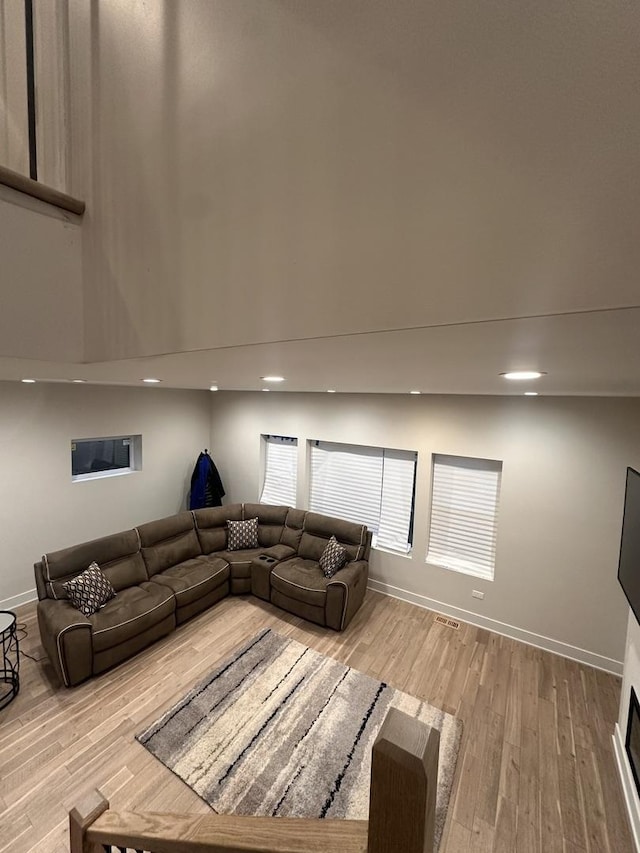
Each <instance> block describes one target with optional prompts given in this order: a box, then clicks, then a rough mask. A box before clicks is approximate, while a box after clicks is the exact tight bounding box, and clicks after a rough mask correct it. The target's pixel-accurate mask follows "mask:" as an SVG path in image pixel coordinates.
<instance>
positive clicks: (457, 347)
mask: <svg viewBox="0 0 640 853" xmlns="http://www.w3.org/2000/svg"><path fill="white" fill-rule="evenodd" d="M639 332H640V307H633V308H626V309H613V310H602V311H590V312H585V313H572V314H562V315H555V316H546V317H529V318H518V319H500V320H493V321H492V320H489V321H484V322H472V323H461V324H452V325H444V326H434V327H428V328H416V329H405V330H390V331H383V332H371V333H362V334H354V335H341V336H331V337H318V338H314V339H311V340H288V341H279V342H270V343H259V344H251V345H240V346H232V347H222V348H218V349H216V348H212V349H208V350H199V351H197V352H183V353H174V354H165V355H158V356H155V357H150V358H149V357H145V358H137V359H127V360H120V361H110V362H101V363H93V364H87V363H85V364H60V363H51V362H43V361H34V360H28V359H13V358H2V359H0V378H2V379H6V380H20V379H22V378H27V377H28V378H34V379H37V380H41V381H71V380H74V379H84V380H86V381H87V382H90V383H98V384H100V383H105V384H123V385H140V384H141V380H142V379H143V378H145V377H156V378H158V379H161V380H162V387H170V388H196V389H208V388H209V386H210V385H211V384H212V383H216V384H217V385H218V387H219V388H220V390H243V391H245V390H246V391H257V390H260V389H261V388H263V387H267V386H266V385H265V383H264V382H262V381H261V378H260V377H261V376H265V375H269V374H280V375H282V376H284V377H285V380H286V381H285V382H283V383H281V384H280V385H277V386H271V388H272V389H273V390H278V391H319V392H324V391H326V390H328V389H330V388H332V389H335V390H336V391H337V392H348V393H359V392H365V393H396V394H397V393H407V392H409V391H411V390H418V391H421V392H422V393H424V394H428V393H432V394H436V393H437V394H522V393H523V392H524V391H525V390H536V391H538V392H539V393H540V394H550V395H584V396H639V395H640V333H639ZM516 369H534V370H540V371H543V372H545V373H546V375H545V376H543V377H542V378H541V379H539V380H537V381H535V382H525V383H521V382H509V381H506V380H505V379H503V378H502V377H501V376H500V375H499V374H500V373H501V372H504V371H507V370H516Z"/></svg>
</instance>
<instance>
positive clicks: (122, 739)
mask: <svg viewBox="0 0 640 853" xmlns="http://www.w3.org/2000/svg"><path fill="white" fill-rule="evenodd" d="M18 617H19V620H20V621H22V622H24V623H25V624H26V627H27V630H28V638H27V639H26V640H24V641H23V645H22V647H23V649H24V650H25V651H27V652H29V653H30V654H32V655H34V656H35V657H44V653H43V650H42V647H41V646H40V643H39V636H38V628H37V624H36V620H35V605H33V604H31V605H26V606H25V607H22V608H20V609H19V610H18ZM266 626H270V627H273V628H274V629H275V630H277V631H279V632H280V633H282V634H286V635H288V636H292V637H294V638H295V639H296V640H299V641H300V642H302V643H305V644H306V645H308V646H312V647H313V648H315V649H317V650H318V651H320V652H322V653H324V654H327V655H330V656H332V657H334V658H337V659H339V660H341V661H343V662H344V663H347V664H349V665H350V666H352V667H354V668H356V669H359V670H361V671H363V672H366V673H368V674H369V675H373V676H376V677H378V678H380V679H383V680H385V681H387V682H388V683H389V684H391V685H393V686H394V687H397V688H399V689H401V690H404V691H406V692H408V693H411V694H412V695H414V696H418V697H420V698H421V699H426V700H428V701H429V702H431V703H432V704H434V705H436V706H438V707H441V708H443V709H444V710H446V711H450V712H451V713H454V714H457V715H458V716H459V717H461V718H462V720H463V723H464V734H463V740H462V746H461V749H460V755H459V758H458V766H457V770H456V778H455V783H454V788H453V792H452V798H451V802H450V806H449V814H448V817H447V825H446V828H445V834H444V837H443V843H442V846H441V853H468V851H472V853H494V852H495V853H498V851H500V853H578V851H589V852H590V853H631V851H632V850H633V845H632V842H631V838H630V834H629V829H628V826H627V820H626V815H625V811H624V807H623V800H622V792H621V789H620V784H619V781H618V777H617V773H616V769H615V764H614V758H613V747H612V742H611V734H612V732H613V726H614V722H615V720H616V718H617V714H618V700H619V693H620V680H619V679H617V678H615V677H614V676H611V675H607V674H606V673H603V672H600V671H598V670H595V669H591V668H589V667H586V666H582V665H580V664H577V663H574V662H572V661H569V660H566V659H564V658H561V657H558V656H555V655H552V654H548V653H546V652H543V651H540V650H538V649H535V648H532V647H530V646H525V645H523V644H521V643H518V642H515V641H513V640H509V639H506V638H505V637H500V636H498V635H497V634H493V633H491V632H489V631H486V630H483V629H479V628H474V627H472V626H470V625H465V624H461V626H460V629H459V630H454V629H452V628H449V627H446V626H443V625H440V624H438V623H436V622H435V621H434V614H433V613H431V612H430V611H427V610H422V609H420V608H418V607H414V606H413V605H410V604H406V603H404V602H401V601H397V600H395V599H392V598H388V597H386V596H383V595H381V594H379V593H375V592H371V591H370V592H368V593H367V597H366V600H365V604H364V605H363V607H362V608H361V610H360V611H359V613H358V614H357V616H356V618H355V620H354V621H353V623H352V624H351V625H350V627H349V629H348V630H347V631H345V632H344V633H342V634H337V633H335V632H334V631H331V630H325V629H322V628H319V627H316V626H314V625H311V624H310V623H306V622H303V621H302V620H300V619H297V618H295V617H293V616H289V615H288V614H285V613H283V612H282V611H280V610H277V609H276V608H275V607H272V606H271V605H269V604H265V603H263V602H260V601H258V600H257V599H255V598H251V597H236V596H234V597H230V598H227V599H225V600H224V601H222V602H220V603H219V604H217V605H216V606H215V607H214V608H213V609H212V610H210V611H208V612H207V613H205V614H202V615H201V616H199V617H198V618H196V619H194V620H192V621H191V622H190V623H188V624H187V625H184V626H183V627H181V628H180V629H178V630H177V631H176V632H174V633H173V634H172V635H171V636H169V637H167V638H165V639H164V640H162V641H160V642H159V643H156V644H155V645H154V646H152V647H151V648H149V649H147V650H146V651H144V652H142V653H141V654H139V655H138V656H137V657H135V658H134V659H132V660H130V661H128V662H127V663H124V664H122V665H121V666H119V667H117V668H116V669H114V670H112V671H111V672H109V673H107V674H105V675H103V676H101V677H99V678H95V679H93V680H92V681H90V682H88V683H86V684H83V685H81V686H80V687H77V688H74V689H72V690H66V689H65V688H63V687H60V686H59V685H58V684H57V682H56V681H55V678H54V676H53V673H52V670H51V668H50V666H49V665H48V664H47V663H34V662H32V661H31V660H29V659H27V658H26V657H25V658H23V659H22V666H21V682H22V683H21V691H20V694H19V696H18V697H17V699H15V700H14V702H13V703H12V704H11V705H10V706H9V707H8V708H6V709H5V710H4V711H0V780H1V782H0V850H1V851H11V853H22V851H34V853H35V851H38V853H59V851H60V853H62V851H68V846H67V813H68V810H69V809H71V808H72V807H73V806H74V805H75V803H76V802H77V801H78V799H79V798H80V797H81V796H82V795H83V794H84V793H85V792H86V791H87V790H89V789H91V788H93V787H98V788H100V789H101V790H102V792H103V793H104V794H105V796H107V798H108V799H109V800H110V801H111V806H112V808H114V809H122V810H124V809H128V810H136V809H138V810H148V811H173V812H179V811H184V812H191V813H204V812H206V811H207V810H208V807H207V806H205V805H204V804H203V803H202V802H201V801H200V799H199V798H198V797H197V796H196V795H195V794H194V793H193V792H192V791H190V790H189V789H188V788H187V786H186V785H184V784H183V783H182V782H181V781H180V780H179V779H177V778H176V777H174V776H173V774H171V773H170V772H169V771H168V770H166V769H165V768H164V767H163V766H162V765H161V764H160V763H159V762H158V761H156V759H154V758H153V757H152V756H151V755H150V754H149V753H148V752H147V751H146V749H144V748H143V747H142V746H140V744H138V743H137V741H135V740H134V734H135V733H136V732H138V731H140V730H142V729H143V728H144V726H145V724H146V723H149V722H151V721H152V720H154V719H155V718H156V717H158V716H159V715H160V713H161V712H162V711H163V710H164V709H166V708H167V707H169V706H170V705H172V704H173V703H174V702H175V701H176V700H177V699H179V698H180V697H181V696H182V695H183V694H184V693H185V692H186V691H187V689H188V688H189V687H190V686H191V685H192V684H193V683H194V682H195V681H197V680H198V679H199V678H201V677H203V676H204V675H205V674H206V673H207V672H208V671H209V670H210V669H211V667H212V665H213V664H214V663H215V662H216V661H217V660H218V659H220V658H222V657H224V656H226V655H227V654H229V653H230V652H231V651H232V650H233V648H234V647H235V646H237V645H238V644H239V643H241V642H242V641H243V640H244V639H246V638H249V637H250V636H252V635H253V634H254V633H256V632H257V631H259V630H260V629H261V628H263V627H266Z"/></svg>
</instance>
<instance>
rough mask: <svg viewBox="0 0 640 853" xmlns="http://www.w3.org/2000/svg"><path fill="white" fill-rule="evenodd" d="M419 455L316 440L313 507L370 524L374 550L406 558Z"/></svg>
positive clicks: (313, 463)
mask: <svg viewBox="0 0 640 853" xmlns="http://www.w3.org/2000/svg"><path fill="white" fill-rule="evenodd" d="M417 456H418V455H417V453H415V452H414V451H407V450H386V449H383V448H380V447H361V446H354V445H349V444H330V443H328V442H322V441H315V442H313V443H312V445H311V483H310V495H309V508H310V509H312V510H313V511H314V512H322V513H325V514H327V515H335V516H338V518H344V519H346V520H347V521H354V522H356V523H358V524H366V525H367V527H368V528H369V529H370V530H372V531H373V545H374V546H375V547H378V548H386V549H389V550H391V551H399V552H400V553H402V554H408V553H409V551H410V550H411V544H412V541H413V508H414V495H415V472H416V460H417Z"/></svg>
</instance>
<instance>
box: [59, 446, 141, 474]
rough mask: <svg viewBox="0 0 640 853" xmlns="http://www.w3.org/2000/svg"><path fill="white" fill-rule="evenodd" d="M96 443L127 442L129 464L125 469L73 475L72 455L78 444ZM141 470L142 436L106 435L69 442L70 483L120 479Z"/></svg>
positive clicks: (110, 469)
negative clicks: (112, 478)
mask: <svg viewBox="0 0 640 853" xmlns="http://www.w3.org/2000/svg"><path fill="white" fill-rule="evenodd" d="M96 441H113V442H116V441H123V442H125V441H126V442H128V444H127V446H128V448H129V464H128V465H127V466H126V467H125V466H123V467H119V468H108V469H106V470H103V471H87V472H86V473H83V474H74V473H73V454H74V453H75V452H76V446H77V445H78V444H90V443H93V442H96ZM141 470H142V435H133V434H131V435H107V436H96V437H92V438H86V437H85V438H74V439H72V440H71V481H72V482H73V483H83V482H86V481H87V480H103V479H105V478H107V477H122V476H123V475H125V474H134V473H136V472H137V471H141Z"/></svg>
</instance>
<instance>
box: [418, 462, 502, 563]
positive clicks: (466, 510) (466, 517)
mask: <svg viewBox="0 0 640 853" xmlns="http://www.w3.org/2000/svg"><path fill="white" fill-rule="evenodd" d="M501 471H502V463H500V462H497V461H494V460H481V459H473V460H465V459H463V458H461V457H444V456H440V455H437V454H436V455H434V457H433V466H432V486H431V524H430V529H429V545H428V549H427V560H428V561H430V562H435V563H439V564H442V565H445V566H447V567H448V568H452V569H457V570H459V571H463V572H468V573H471V574H476V575H478V576H479V577H483V578H487V579H493V574H494V569H495V552H496V530H497V513H498V500H499V495H500V480H501Z"/></svg>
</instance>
